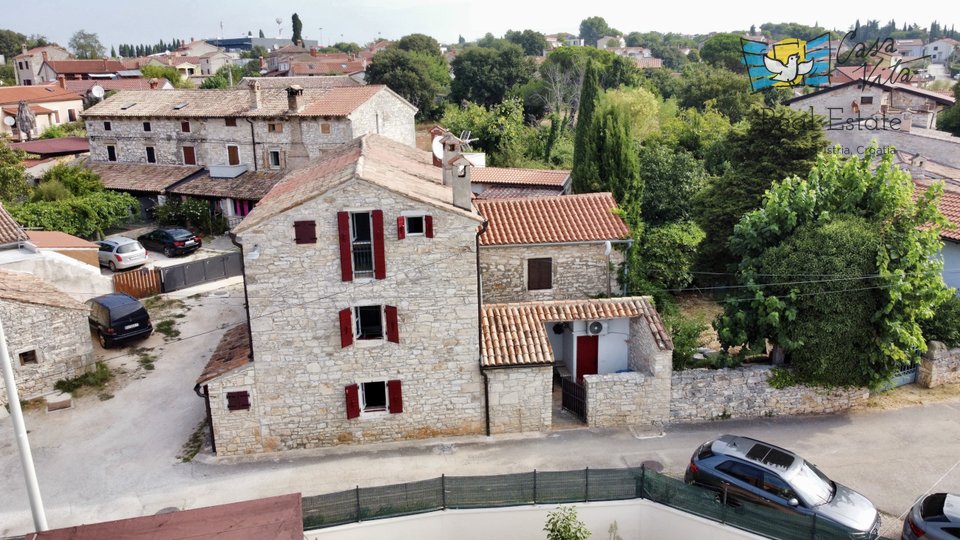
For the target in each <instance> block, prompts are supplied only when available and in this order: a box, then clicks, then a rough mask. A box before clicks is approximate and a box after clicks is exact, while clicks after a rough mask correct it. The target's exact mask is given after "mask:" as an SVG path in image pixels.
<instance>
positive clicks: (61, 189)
mask: <svg viewBox="0 0 960 540" xmlns="http://www.w3.org/2000/svg"><path fill="white" fill-rule="evenodd" d="M70 197H73V194H72V193H70V190H69V189H67V186H65V185H63V182H61V181H59V180H50V181H49V182H43V183H41V184H40V185H38V186H37V187H36V189H34V190H33V193H31V194H30V202H41V201H59V200H63V199H69V198H70Z"/></svg>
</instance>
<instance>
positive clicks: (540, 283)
mask: <svg viewBox="0 0 960 540" xmlns="http://www.w3.org/2000/svg"><path fill="white" fill-rule="evenodd" d="M552 288H553V259H551V258H542V259H527V290H528V291H542V290H547V289H552Z"/></svg>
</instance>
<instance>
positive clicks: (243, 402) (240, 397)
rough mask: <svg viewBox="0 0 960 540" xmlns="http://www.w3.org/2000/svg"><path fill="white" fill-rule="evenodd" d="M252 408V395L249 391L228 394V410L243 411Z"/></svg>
mask: <svg viewBox="0 0 960 540" xmlns="http://www.w3.org/2000/svg"><path fill="white" fill-rule="evenodd" d="M249 408H250V394H249V393H248V392H247V391H245V390H244V391H242V392H227V409H228V410H231V411H242V410H246V409H249Z"/></svg>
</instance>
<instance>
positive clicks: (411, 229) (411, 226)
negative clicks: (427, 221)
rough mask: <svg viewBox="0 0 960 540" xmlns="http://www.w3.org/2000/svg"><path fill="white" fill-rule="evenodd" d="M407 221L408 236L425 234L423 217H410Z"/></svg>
mask: <svg viewBox="0 0 960 540" xmlns="http://www.w3.org/2000/svg"><path fill="white" fill-rule="evenodd" d="M406 220H407V226H406V230H407V234H409V235H411V236H414V235H420V234H423V216H410V217H407V218H406Z"/></svg>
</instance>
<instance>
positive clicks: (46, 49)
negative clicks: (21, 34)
mask: <svg viewBox="0 0 960 540" xmlns="http://www.w3.org/2000/svg"><path fill="white" fill-rule="evenodd" d="M71 58H73V55H72V54H70V52H69V51H67V50H66V49H64V48H63V47H60V46H59V45H44V46H42V47H34V48H32V49H27V46H26V45H23V46H22V52H21V53H20V54H18V55H17V56H14V57H13V62H14V64H15V66H14V68H15V69H14V75H16V80H17V84H18V85H21V86H31V85H34V84H39V82H42V81H41V80H40V67H41V66H43V63H44V62H46V61H47V60H68V59H71Z"/></svg>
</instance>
